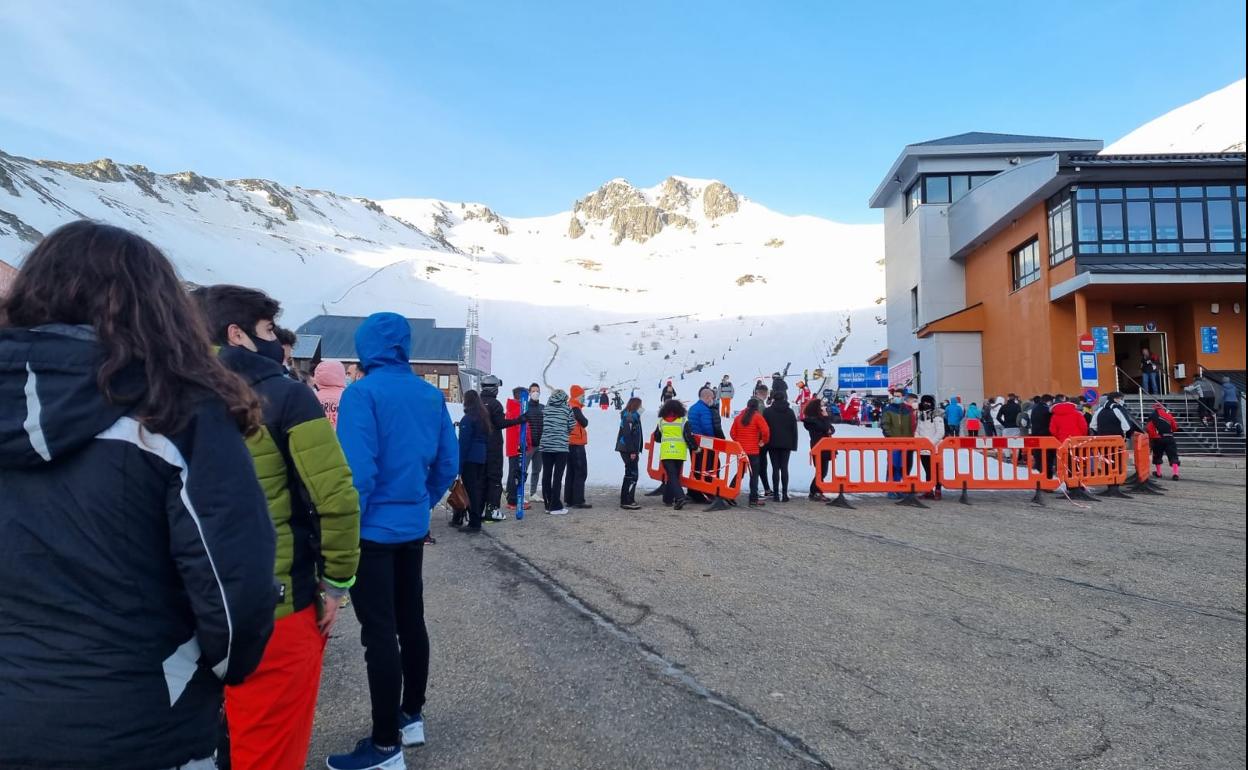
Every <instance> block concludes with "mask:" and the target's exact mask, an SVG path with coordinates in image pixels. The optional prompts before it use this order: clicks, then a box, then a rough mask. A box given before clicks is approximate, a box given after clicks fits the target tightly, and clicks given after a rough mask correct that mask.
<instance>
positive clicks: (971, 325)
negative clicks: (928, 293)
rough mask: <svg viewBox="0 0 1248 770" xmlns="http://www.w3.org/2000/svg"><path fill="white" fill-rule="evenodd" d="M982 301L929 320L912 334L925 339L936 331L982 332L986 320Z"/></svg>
mask: <svg viewBox="0 0 1248 770" xmlns="http://www.w3.org/2000/svg"><path fill="white" fill-rule="evenodd" d="M985 319H986V314H985V312H984V303H982V302H976V303H975V304H974V305H971V306H970V307H968V308H963V309H962V310H959V311H957V312H956V313H950V314H949V315H947V316H943V317H941V318H937V319H936V320H935V321H929V322H928V323H926V324H924V325H923V326H922V327H920V328H919V330H918V331H916V332H915V333H914V336H916V337H919V338H920V339H925V338H927V337H930V336H932V335H933V334H937V333H951V332H982V331H983V330H984V323H985V322H986V320H985Z"/></svg>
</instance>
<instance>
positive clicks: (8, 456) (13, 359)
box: [0, 324, 147, 468]
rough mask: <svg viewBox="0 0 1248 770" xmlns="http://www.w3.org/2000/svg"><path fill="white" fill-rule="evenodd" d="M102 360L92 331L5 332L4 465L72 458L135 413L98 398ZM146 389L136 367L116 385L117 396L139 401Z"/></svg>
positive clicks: (0, 426)
mask: <svg viewBox="0 0 1248 770" xmlns="http://www.w3.org/2000/svg"><path fill="white" fill-rule="evenodd" d="M103 360H104V349H103V347H101V346H100V344H99V343H98V342H97V341H96V335H95V331H94V330H93V329H91V327H89V326H67V325H63V324H52V325H48V326H40V327H36V328H34V329H4V330H0V467H3V468H34V467H37V466H39V465H42V464H44V463H48V462H51V461H53V460H56V459H58V458H60V457H64V456H66V455H69V454H72V453H73V452H75V451H76V450H78V449H80V448H82V446H83V445H85V444H86V443H87V442H89V441H91V440H92V439H94V438H95V437H96V436H97V435H98V434H100V433H101V432H102V431H104V430H105V429H106V428H108V427H109V426H111V425H112V424H113V423H115V422H117V420H118V419H119V418H121V417H122V416H123V415H125V414H126V413H127V412H129V411H130V407H129V406H126V405H117V404H112V403H109V402H108V401H107V400H106V399H105V398H104V394H103V393H101V392H100V388H99V385H98V384H97V383H96V376H97V374H98V372H99V369H100V365H101V363H103ZM146 387H147V384H146V380H145V378H144V375H143V369H142V366H141V365H139V364H132V365H131V366H130V367H128V368H126V369H125V370H123V371H122V372H120V373H119V374H118V375H117V377H116V378H115V379H114V381H113V389H114V391H116V392H118V393H124V394H127V395H128V396H132V397H134V398H137V397H139V396H141V395H142V394H143V392H144V391H145V390H146Z"/></svg>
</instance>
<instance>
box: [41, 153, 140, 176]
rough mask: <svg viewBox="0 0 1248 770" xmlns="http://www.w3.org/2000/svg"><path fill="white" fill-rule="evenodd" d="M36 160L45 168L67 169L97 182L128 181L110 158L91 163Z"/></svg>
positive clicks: (71, 172) (75, 174)
mask: <svg viewBox="0 0 1248 770" xmlns="http://www.w3.org/2000/svg"><path fill="white" fill-rule="evenodd" d="M35 162H36V163H38V164H39V165H40V166H43V167H44V168H54V169H56V170H58V171H66V172H68V173H70V174H73V175H74V176H76V177H80V178H82V179H91V180H93V181H96V182H124V181H126V177H125V175H124V174H122V173H121V169H120V168H119V167H118V166H117V164H116V163H114V162H113V161H112V159H110V158H100V159H99V160H96V161H92V162H90V163H64V162H62V161H59V160H40V161H35Z"/></svg>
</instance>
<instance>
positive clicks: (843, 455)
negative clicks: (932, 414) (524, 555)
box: [810, 436, 936, 495]
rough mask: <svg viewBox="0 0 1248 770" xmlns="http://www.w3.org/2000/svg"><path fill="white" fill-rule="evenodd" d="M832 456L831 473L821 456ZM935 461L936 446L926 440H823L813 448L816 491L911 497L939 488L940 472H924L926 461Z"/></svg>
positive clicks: (812, 460)
mask: <svg viewBox="0 0 1248 770" xmlns="http://www.w3.org/2000/svg"><path fill="white" fill-rule="evenodd" d="M824 453H830V460H831V461H830V462H829V463H828V464H827V472H826V473H823V472H822V464H821V462H820V456H821V455H823V454H824ZM924 457H926V458H928V463H929V465H930V464H931V463H933V462H934V459H933V458H934V457H935V447H933V446H932V442H930V441H928V440H927V439H925V438H836V437H835V436H833V437H829V438H823V439H820V440H819V442H818V443H817V444H815V445H814V446H813V447H811V450H810V462H811V465H813V466H814V468H815V488H816V489H818V490H819V491H821V492H824V493H828V492H832V493H835V494H837V495H843V494H844V493H846V492H849V493H851V494H852V493H862V492H893V493H899V494H905V495H911V494H913V493H916V492H919V493H923V492H931V491H932V490H933V489H935V488H936V477H935V476H936V469H935V466H932V473H931V474H927V473H925V472H924V469H923V463H922V462H921V459H922V458H924Z"/></svg>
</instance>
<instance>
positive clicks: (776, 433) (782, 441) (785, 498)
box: [763, 391, 809, 503]
mask: <svg viewBox="0 0 1248 770" xmlns="http://www.w3.org/2000/svg"><path fill="white" fill-rule="evenodd" d="M807 392H809V391H807ZM798 408H799V409H800V408H801V407H798ZM763 419H764V420H766V421H767V431H768V433H769V434H770V438H769V439H768V440H767V449H766V452H767V459H768V461H769V464H770V465H771V488H772V490H773V491H774V492H775V497H774V498H773V499H774V500H775V501H776V502H777V503H787V502H789V456H790V455H792V454H793V453H794V452H796V451H797V415H796V414H794V413H793V407H791V406H789V401H788V398H786V396H785V394H784V393H783V392H781V393H780V394H778V395H777V396H776V398H775V400H774V401H772V402H771V405H770V406H768V407H767V408H766V409H764V410H763Z"/></svg>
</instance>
